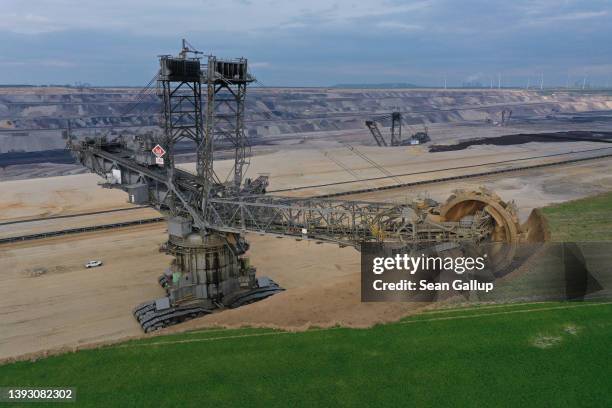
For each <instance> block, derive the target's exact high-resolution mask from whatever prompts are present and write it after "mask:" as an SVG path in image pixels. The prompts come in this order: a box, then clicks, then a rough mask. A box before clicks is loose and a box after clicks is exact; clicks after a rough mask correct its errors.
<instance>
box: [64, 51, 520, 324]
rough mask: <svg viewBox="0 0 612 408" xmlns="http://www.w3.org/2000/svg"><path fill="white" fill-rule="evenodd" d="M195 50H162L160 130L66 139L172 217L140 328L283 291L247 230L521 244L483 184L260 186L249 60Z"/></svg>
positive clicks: (106, 175)
mask: <svg viewBox="0 0 612 408" xmlns="http://www.w3.org/2000/svg"><path fill="white" fill-rule="evenodd" d="M200 55H201V53H199V52H197V51H195V50H194V49H193V47H191V46H190V45H189V44H188V43H187V42H186V41H183V47H182V50H181V52H180V53H179V54H178V56H170V55H164V56H161V57H160V59H159V62H160V69H159V72H158V74H157V76H156V81H157V91H158V94H159V96H160V98H161V101H162V111H161V118H162V129H163V132H162V135H161V136H160V137H153V136H148V137H140V138H136V139H135V140H127V139H126V138H122V137H119V138H117V139H115V140H107V139H105V138H103V137H97V138H85V139H81V140H75V139H73V138H72V137H69V138H68V147H69V149H70V150H71V152H72V154H73V156H74V157H75V159H76V160H77V162H79V163H80V164H82V165H83V166H85V167H87V168H88V169H89V170H90V171H92V172H94V173H96V174H98V175H99V176H101V177H102V178H103V179H104V182H103V185H104V186H105V187H109V188H119V189H121V190H123V191H125V192H127V193H128V196H129V201H130V202H132V203H135V204H147V205H151V206H153V207H154V208H156V209H157V210H158V211H160V212H161V213H163V214H164V215H165V216H166V217H167V220H168V241H167V243H166V244H165V245H164V248H165V251H166V252H167V253H168V254H170V255H172V256H174V260H173V261H172V262H171V265H170V267H169V268H168V269H167V270H166V272H165V273H163V274H162V275H161V276H160V278H159V282H160V284H161V285H162V286H163V287H164V289H165V291H166V296H164V297H161V298H159V299H156V300H153V301H150V302H146V303H143V304H141V305H139V306H137V307H136V308H135V309H134V316H135V317H136V319H137V320H138V322H139V323H140V325H141V326H142V328H143V330H144V331H145V332H149V331H153V330H157V329H159V328H162V327H165V326H169V325H173V324H176V323H179V322H182V321H184V320H188V319H191V318H194V317H197V316H201V315H205V314H208V313H212V312H213V311H214V310H218V309H224V308H234V307H239V306H242V305H245V304H248V303H251V302H255V301H258V300H261V299H265V298H266V297H268V296H271V295H274V294H276V293H278V292H280V291H282V290H283V289H282V288H281V287H280V286H279V285H278V284H277V283H276V282H274V281H272V280H271V279H269V278H265V277H257V275H256V269H255V268H254V267H253V266H252V265H250V263H249V259H248V258H247V257H246V256H245V254H246V252H247V250H248V249H249V245H248V243H247V241H246V240H245V238H244V235H245V233H248V232H252V233H257V234H263V235H269V236H276V237H289V238H295V239H308V240H316V241H319V242H328V243H335V244H338V245H341V246H353V247H355V248H357V249H359V248H360V246H361V245H362V244H363V243H364V242H394V243H398V244H401V245H408V246H411V247H414V248H429V247H433V246H441V245H447V246H448V244H449V243H450V244H459V243H463V242H466V243H474V244H481V243H489V242H503V243H510V244H514V243H517V242H518V241H519V239H520V237H521V230H520V227H519V224H518V220H517V216H516V210H515V208H514V206H513V205H512V204H511V203H505V202H504V201H502V200H501V199H500V198H499V197H497V196H496V195H494V194H492V193H490V192H488V191H485V190H480V191H473V192H465V191H458V192H456V193H455V194H454V195H452V196H451V197H450V198H449V199H448V200H447V201H446V202H445V203H443V204H440V203H437V202H435V201H433V200H429V199H426V200H420V201H419V200H417V201H414V202H412V203H409V204H402V205H396V204H391V203H374V202H360V201H343V200H326V199H319V198H292V197H279V196H274V195H269V194H266V188H267V186H268V179H267V177H265V176H260V177H259V178H257V179H255V180H250V179H248V178H245V177H244V173H245V171H246V167H247V166H248V161H249V157H250V154H249V153H250V152H249V144H248V140H247V138H246V136H245V130H244V109H245V97H246V90H247V85H248V84H249V83H251V82H252V81H253V80H254V78H253V77H252V76H251V74H250V73H249V71H248V65H247V60H246V59H244V58H240V59H231V60H229V59H219V58H217V57H215V56H212V55H211V56H207V57H205V58H201V57H200ZM203 59H204V61H203ZM203 89H204V91H203ZM203 95H204V96H205V98H203ZM179 141H189V142H191V145H192V146H194V147H193V148H194V150H195V154H196V159H197V166H196V173H195V174H193V173H190V172H187V171H184V170H181V169H179V168H177V167H175V163H174V150H175V145H176V143H177V142H179ZM215 144H217V145H222V146H223V148H225V149H227V148H229V149H232V150H233V152H234V163H233V168H232V171H231V172H230V174H229V176H228V177H227V178H225V179H224V180H222V179H221V178H220V177H219V175H218V174H217V173H216V172H215V169H214V168H213V152H214V146H215ZM279 256H281V255H279Z"/></svg>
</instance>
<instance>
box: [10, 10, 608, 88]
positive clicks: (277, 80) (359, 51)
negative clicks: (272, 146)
mask: <svg viewBox="0 0 612 408" xmlns="http://www.w3.org/2000/svg"><path fill="white" fill-rule="evenodd" d="M0 6H1V8H0V9H1V13H0V83H4V84H10V83H29V84H46V83H55V84H65V83H75V82H88V83H91V84H93V85H135V86H137V85H144V84H146V83H147V82H148V80H149V79H150V78H151V77H152V76H153V75H154V73H155V71H156V67H157V66H156V64H157V59H156V56H157V55H159V54H167V53H176V52H177V51H178V49H179V46H180V39H181V38H183V37H185V38H187V39H188V40H189V41H190V42H191V43H192V44H193V45H195V46H196V47H198V48H199V49H201V50H202V51H205V52H206V53H209V52H212V53H214V54H216V55H218V56H221V57H237V56H245V57H247V58H249V62H250V64H251V71H252V72H253V73H254V74H255V76H257V78H258V79H259V80H260V81H261V82H262V83H263V84H265V85H268V86H272V85H287V86H300V85H301V86H326V85H332V84H336V83H381V82H410V83H415V84H419V85H431V86H439V85H442V84H443V81H444V77H445V76H446V77H447V80H448V84H449V86H456V85H460V84H461V83H463V82H465V81H478V82H481V83H483V84H489V83H490V81H491V80H492V79H493V80H494V81H495V82H496V81H497V79H498V75H500V74H501V77H502V82H503V84H504V85H512V86H525V85H526V84H527V81H528V78H529V77H530V78H531V83H532V84H533V83H535V82H537V83H539V81H540V76H541V74H542V73H543V74H544V81H545V85H551V84H557V85H565V84H566V82H567V80H568V76H569V79H570V82H572V83H573V82H575V81H582V79H583V77H584V76H587V77H588V81H589V82H591V83H593V84H594V85H605V84H606V83H607V82H608V81H610V84H612V1H605V0H580V1H578V0H576V1H574V0H531V1H526V0H504V1H498V0H488V1H487V0H455V1H452V0H422V1H401V0H372V1H368V0H293V1H292V0H214V1H209V0H164V1H162V0H78V1H75V0H0Z"/></svg>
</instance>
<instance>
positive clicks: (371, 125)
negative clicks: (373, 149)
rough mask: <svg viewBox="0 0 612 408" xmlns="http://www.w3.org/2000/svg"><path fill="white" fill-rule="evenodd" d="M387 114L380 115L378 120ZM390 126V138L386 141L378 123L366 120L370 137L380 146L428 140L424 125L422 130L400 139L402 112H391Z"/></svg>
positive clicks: (409, 144)
mask: <svg viewBox="0 0 612 408" xmlns="http://www.w3.org/2000/svg"><path fill="white" fill-rule="evenodd" d="M388 119H389V116H388V115H386V116H382V117H380V118H378V120H388ZM390 119H391V128H390V138H389V139H390V140H389V142H387V140H386V139H385V137H384V136H383V134H382V132H381V131H380V129H379V127H378V123H377V121H375V120H366V122H365V124H366V127H367V128H368V129H369V130H370V133H371V134H372V137H373V138H374V141H375V142H376V144H377V145H378V146H380V147H387V146H415V145H420V144H423V143H427V142H429V141H430V140H431V139H430V137H429V131H428V129H427V126H425V127H424V129H423V131H418V132H415V133H413V134H412V135H410V137H409V138H406V139H402V114H401V112H392V113H391V116H390Z"/></svg>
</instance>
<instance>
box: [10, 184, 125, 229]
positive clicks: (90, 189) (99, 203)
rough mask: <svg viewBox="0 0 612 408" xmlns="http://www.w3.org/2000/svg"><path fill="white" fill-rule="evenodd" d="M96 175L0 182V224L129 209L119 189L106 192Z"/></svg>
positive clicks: (123, 194)
mask: <svg viewBox="0 0 612 408" xmlns="http://www.w3.org/2000/svg"><path fill="white" fill-rule="evenodd" d="M100 181H101V179H100V178H99V177H98V176H96V175H94V174H78V175H72V176H59V177H48V178H44V179H30V180H14V181H5V182H2V183H0V185H1V188H0V222H2V221H6V220H18V219H28V218H35V217H47V216H52V215H60V214H73V213H78V212H88V211H100V210H108V209H112V208H121V207H127V206H129V204H127V196H126V195H125V193H123V192H122V191H119V190H111V189H103V188H101V187H99V186H98V185H97V183H99V182H100Z"/></svg>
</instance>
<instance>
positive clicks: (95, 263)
mask: <svg viewBox="0 0 612 408" xmlns="http://www.w3.org/2000/svg"><path fill="white" fill-rule="evenodd" d="M101 265H102V261H89V262H87V263H86V264H85V267H86V268H95V267H97V266H101Z"/></svg>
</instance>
